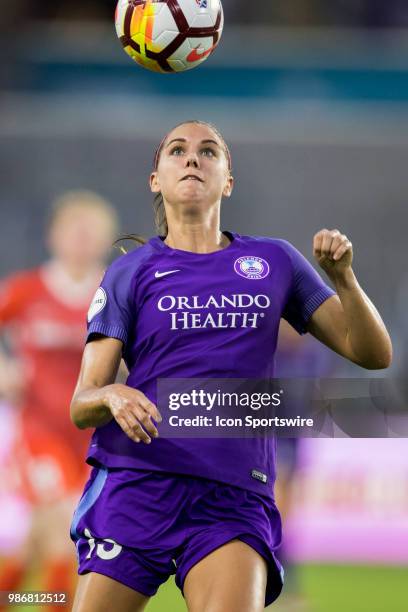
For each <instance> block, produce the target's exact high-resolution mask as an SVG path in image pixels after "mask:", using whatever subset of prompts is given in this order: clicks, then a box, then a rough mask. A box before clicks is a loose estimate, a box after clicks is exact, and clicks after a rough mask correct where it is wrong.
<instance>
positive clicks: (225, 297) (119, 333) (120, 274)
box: [88, 232, 334, 496]
mask: <svg viewBox="0 0 408 612" xmlns="http://www.w3.org/2000/svg"><path fill="white" fill-rule="evenodd" d="M225 234H226V235H227V236H228V237H229V238H230V240H231V244H230V245H229V246H228V247H227V248H225V249H223V250H220V251H216V252H214V253H209V254H198V253H192V252H189V251H181V250H178V249H172V248H170V247H168V246H167V245H166V244H165V243H164V242H163V240H162V239H161V238H160V237H154V238H152V239H151V240H150V241H149V242H148V243H147V244H146V245H144V246H143V247H141V248H139V249H136V250H134V251H132V252H130V253H128V254H127V255H124V256H122V257H120V258H119V259H117V260H116V261H114V262H113V263H112V264H111V266H110V267H109V268H108V269H107V271H106V274H105V276H104V279H103V281H102V283H101V287H100V288H99V289H98V291H97V293H96V295H95V298H94V300H93V302H92V304H91V307H90V309H89V314H88V323H89V324H88V340H89V339H92V334H95V333H97V334H103V335H105V336H109V337H113V338H118V339H119V340H122V342H123V357H124V359H125V362H126V364H127V367H128V369H129V377H128V379H127V384H128V385H129V386H131V387H134V388H136V389H139V390H140V391H142V392H143V393H144V394H145V395H146V396H147V397H148V398H149V399H150V400H151V401H152V402H153V403H156V401H157V389H156V386H157V379H158V378H271V377H273V375H274V353H275V349H276V344H277V334H278V328H279V321H280V318H281V317H284V318H285V319H287V321H288V322H289V323H290V324H291V325H293V327H294V328H295V329H296V330H297V331H298V332H299V333H305V332H306V327H307V322H308V320H309V318H310V316H311V315H312V313H313V312H314V310H316V308H318V307H319V306H320V305H321V304H322V302H324V301H325V300H326V299H327V298H329V297H330V296H332V295H333V293H334V292H333V291H332V289H330V288H329V287H327V286H326V285H325V283H324V282H323V281H322V279H321V278H320V276H319V275H318V274H317V272H316V271H315V270H314V269H313V267H312V266H311V265H310V263H309V262H308V261H307V260H306V259H305V258H304V257H303V256H302V255H301V254H300V253H299V252H298V251H297V250H296V249H295V248H294V247H293V246H292V245H291V244H289V243H288V242H286V241H284V240H278V239H273V238H264V237H255V236H241V235H239V234H236V233H230V232H225ZM158 429H159V432H160V425H159V426H158ZM95 461H96V462H99V463H102V464H103V465H105V466H108V467H127V468H136V469H143V470H159V471H165V472H173V473H180V474H189V475H193V476H199V477H203V478H209V479H213V480H219V481H221V482H225V483H228V484H231V485H235V486H238V487H242V488H244V489H249V490H252V491H255V492H257V493H262V494H264V495H269V496H273V483H274V481H275V440H274V439H271V438H242V439H208V438H207V439H168V438H166V439H165V438H158V439H153V440H152V444H150V445H144V444H136V443H134V442H133V441H132V440H130V438H128V437H127V436H126V434H125V433H123V431H122V430H121V428H120V427H119V425H118V424H117V423H116V421H114V420H112V421H111V422H110V423H108V424H107V425H105V426H103V427H98V428H97V429H96V430H95V432H94V434H93V437H92V441H91V445H90V449H89V453H88V462H90V463H94V462H95ZM256 472H261V473H262V474H264V475H265V478H264V479H263V481H260V480H258V479H256V478H255V477H254V473H256Z"/></svg>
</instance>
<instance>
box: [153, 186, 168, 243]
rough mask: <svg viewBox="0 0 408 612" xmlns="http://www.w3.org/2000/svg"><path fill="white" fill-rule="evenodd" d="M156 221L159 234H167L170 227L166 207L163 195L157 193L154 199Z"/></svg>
mask: <svg viewBox="0 0 408 612" xmlns="http://www.w3.org/2000/svg"><path fill="white" fill-rule="evenodd" d="M153 210H154V223H155V225H156V230H157V233H158V235H159V236H167V234H168V231H169V228H168V225H167V217H166V210H165V208H164V202H163V196H162V194H161V193H156V195H155V196H154V201H153Z"/></svg>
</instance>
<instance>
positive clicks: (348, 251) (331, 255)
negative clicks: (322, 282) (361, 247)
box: [313, 229, 353, 276]
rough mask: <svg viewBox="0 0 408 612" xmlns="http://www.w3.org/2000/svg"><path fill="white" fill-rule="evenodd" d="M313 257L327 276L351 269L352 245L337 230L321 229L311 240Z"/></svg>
mask: <svg viewBox="0 0 408 612" xmlns="http://www.w3.org/2000/svg"><path fill="white" fill-rule="evenodd" d="M313 255H314V256H315V258H316V260H317V262H318V263H319V266H320V267H321V268H323V270H324V271H325V272H326V274H327V275H328V276H331V275H336V274H338V273H340V274H341V273H344V272H345V271H346V270H347V269H349V268H351V264H352V261H353V245H352V244H351V242H350V240H349V239H348V238H347V236H345V235H344V234H341V233H340V232H339V230H336V229H335V230H327V229H322V230H320V232H317V234H315V236H314V238H313Z"/></svg>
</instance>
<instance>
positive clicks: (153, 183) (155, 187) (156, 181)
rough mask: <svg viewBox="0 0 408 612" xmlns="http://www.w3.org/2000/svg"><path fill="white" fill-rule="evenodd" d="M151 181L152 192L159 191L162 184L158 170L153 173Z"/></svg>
mask: <svg viewBox="0 0 408 612" xmlns="http://www.w3.org/2000/svg"><path fill="white" fill-rule="evenodd" d="M149 183H150V191H151V192H152V193H159V191H160V184H159V179H158V177H157V172H152V173H151V175H150V179H149Z"/></svg>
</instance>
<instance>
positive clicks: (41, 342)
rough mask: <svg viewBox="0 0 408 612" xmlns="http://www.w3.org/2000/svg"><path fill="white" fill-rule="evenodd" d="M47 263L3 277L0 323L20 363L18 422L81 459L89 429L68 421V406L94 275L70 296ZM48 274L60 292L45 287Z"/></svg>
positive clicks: (55, 272) (75, 378)
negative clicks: (56, 439)
mask: <svg viewBox="0 0 408 612" xmlns="http://www.w3.org/2000/svg"><path fill="white" fill-rule="evenodd" d="M49 268H50V266H49V265H44V266H41V267H39V268H37V269H33V270H29V271H25V272H19V273H16V274H13V275H11V276H9V277H8V278H7V279H5V280H4V281H2V283H1V284H0V326H2V327H6V329H7V332H8V334H9V336H10V338H11V341H12V347H13V352H14V355H15V356H16V357H17V358H19V360H21V362H22V363H23V365H24V378H25V381H24V383H25V391H24V395H23V399H22V409H23V411H22V417H23V427H24V428H29V429H30V424H31V425H32V426H33V428H34V429H36V428H37V427H38V426H41V427H45V428H46V429H47V430H48V431H50V432H53V433H55V434H56V435H57V434H59V435H61V436H63V438H64V440H65V442H66V443H68V444H69V445H70V446H71V448H73V449H77V450H78V452H79V453H81V456H82V458H83V456H84V453H85V448H86V445H87V441H88V440H89V432H86V431H80V430H78V429H77V428H76V427H75V426H74V425H73V424H72V423H71V421H70V416H69V405H70V401H71V398H72V394H73V391H74V388H75V384H76V381H77V377H78V373H79V369H80V363H81V357H82V352H83V348H84V338H85V331H86V312H87V309H88V306H89V303H90V301H91V299H92V295H93V293H94V292H95V289H96V287H97V286H98V281H99V278H97V277H95V279H94V281H95V282H93V279H88V281H87V286H86V287H85V294H86V295H84V291H83V288H82V293H81V299H80V300H76V301H75V300H73V299H72V295H70V294H69V292H70V291H71V290H72V286H71V287H70V286H69V284H70V283H69V282H67V284H66V290H65V289H64V285H63V282H62V283H61V277H63V275H61V274H59V273H58V270H57V271H54V272H50V269H49ZM50 274H51V275H52V274H54V276H57V277H58V278H56V281H58V282H57V286H58V291H59V295H58V291H55V287H54V290H53V289H52V288H50V282H48V280H47V279H49V277H50ZM88 289H89V291H88ZM64 291H66V294H67V295H64ZM71 293H72V291H71ZM78 302H79V303H78Z"/></svg>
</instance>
